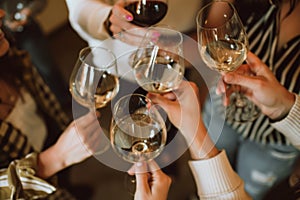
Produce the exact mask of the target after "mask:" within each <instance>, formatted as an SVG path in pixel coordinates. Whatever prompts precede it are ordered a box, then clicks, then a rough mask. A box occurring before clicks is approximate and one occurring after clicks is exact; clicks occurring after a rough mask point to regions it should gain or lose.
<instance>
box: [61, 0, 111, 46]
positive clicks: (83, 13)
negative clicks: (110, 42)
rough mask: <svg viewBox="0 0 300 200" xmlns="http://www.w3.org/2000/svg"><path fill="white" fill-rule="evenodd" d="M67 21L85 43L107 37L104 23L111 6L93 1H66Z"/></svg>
mask: <svg viewBox="0 0 300 200" xmlns="http://www.w3.org/2000/svg"><path fill="white" fill-rule="evenodd" d="M66 5H67V8H68V11H69V21H70V23H71V25H72V27H73V28H74V30H75V31H76V32H77V33H78V34H79V35H80V36H81V37H82V38H83V39H84V40H86V41H89V40H91V39H99V40H104V39H107V38H108V37H109V34H108V32H107V31H106V29H105V26H104V22H105V20H106V19H107V18H108V16H109V13H110V11H111V9H112V5H109V4H106V3H104V2H102V1H95V0H66Z"/></svg>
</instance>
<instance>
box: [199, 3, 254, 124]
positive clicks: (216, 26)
mask: <svg viewBox="0 0 300 200" xmlns="http://www.w3.org/2000/svg"><path fill="white" fill-rule="evenodd" d="M196 21H197V30H198V48H199V51H200V55H201V57H202V59H203V61H204V63H205V64H206V65H207V66H208V67H210V68H211V69H213V70H216V71H218V72H220V73H226V72H230V71H234V70H235V69H237V68H238V67H239V66H240V65H241V64H242V63H243V62H244V61H245V59H246V57H247V52H248V38H247V34H246V32H245V30H244V27H243V24H242V22H241V20H240V18H239V16H238V13H237V11H236V9H235V7H234V5H233V4H231V3H230V2H227V1H212V2H210V3H208V4H207V5H205V6H204V7H203V8H202V9H201V10H200V11H199V13H198V15H197V18H196ZM230 102H231V103H230V105H229V106H227V107H226V119H227V120H233V121H235V122H249V121H253V120H255V119H256V118H257V117H258V115H259V113H260V111H259V109H258V107H257V106H256V105H255V104H254V103H253V102H251V101H250V100H248V98H246V97H245V96H244V95H242V94H241V93H239V92H238V91H235V92H233V94H232V95H231V96H230Z"/></svg>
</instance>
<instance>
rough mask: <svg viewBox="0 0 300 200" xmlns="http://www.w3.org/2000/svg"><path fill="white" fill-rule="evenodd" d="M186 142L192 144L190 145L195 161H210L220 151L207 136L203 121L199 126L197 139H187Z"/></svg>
mask: <svg viewBox="0 0 300 200" xmlns="http://www.w3.org/2000/svg"><path fill="white" fill-rule="evenodd" d="M186 140H187V141H191V143H189V145H190V147H189V150H190V154H191V157H192V159H194V160H202V159H209V158H212V157H214V156H216V155H217V154H218V153H219V150H218V149H217V148H216V147H215V144H214V142H213V141H212V140H211V138H210V136H209V135H208V134H207V130H206V128H205V126H204V124H203V122H202V121H201V120H200V122H199V124H198V129H197V132H196V134H195V137H194V138H192V139H187V138H186Z"/></svg>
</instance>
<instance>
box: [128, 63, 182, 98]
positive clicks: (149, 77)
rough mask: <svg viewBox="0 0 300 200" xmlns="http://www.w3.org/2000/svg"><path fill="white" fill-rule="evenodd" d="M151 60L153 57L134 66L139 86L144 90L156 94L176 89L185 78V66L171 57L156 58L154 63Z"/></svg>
mask: <svg viewBox="0 0 300 200" xmlns="http://www.w3.org/2000/svg"><path fill="white" fill-rule="evenodd" d="M150 59H151V57H145V58H143V59H141V60H139V61H138V62H136V64H135V66H134V73H135V78H136V81H137V82H138V84H139V85H140V86H141V87H142V88H143V89H144V90H146V91H148V92H155V93H165V92H170V91H172V90H174V89H176V88H177V87H178V85H179V84H180V82H181V80H182V78H183V75H184V66H182V65H180V64H179V63H177V62H176V61H175V60H173V59H171V58H170V57H156V59H155V61H154V62H153V63H152V61H151V60H150Z"/></svg>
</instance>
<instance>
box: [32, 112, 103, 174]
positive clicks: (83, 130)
mask: <svg viewBox="0 0 300 200" xmlns="http://www.w3.org/2000/svg"><path fill="white" fill-rule="evenodd" d="M108 145H109V141H108V140H107V139H106V137H105V135H104V133H103V131H102V129H101V127H100V125H99V122H98V120H97V117H96V115H95V114H94V112H90V113H88V114H86V115H84V116H82V117H80V118H78V119H76V120H75V121H73V122H72V123H71V124H70V125H69V126H68V128H67V129H66V130H65V131H64V132H63V134H62V135H61V136H60V137H59V139H58V140H57V142H56V143H55V144H54V145H53V146H51V147H50V148H48V149H46V150H45V151H43V152H41V153H40V154H39V156H38V171H37V176H39V177H41V178H48V177H50V176H52V175H54V174H55V173H57V172H59V171H61V170H63V169H64V168H66V167H69V166H71V165H73V164H76V163H79V162H81V161H83V160H85V159H86V158H88V157H90V156H91V155H92V154H93V153H94V152H98V151H102V150H103V149H106V147H107V146H108Z"/></svg>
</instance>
